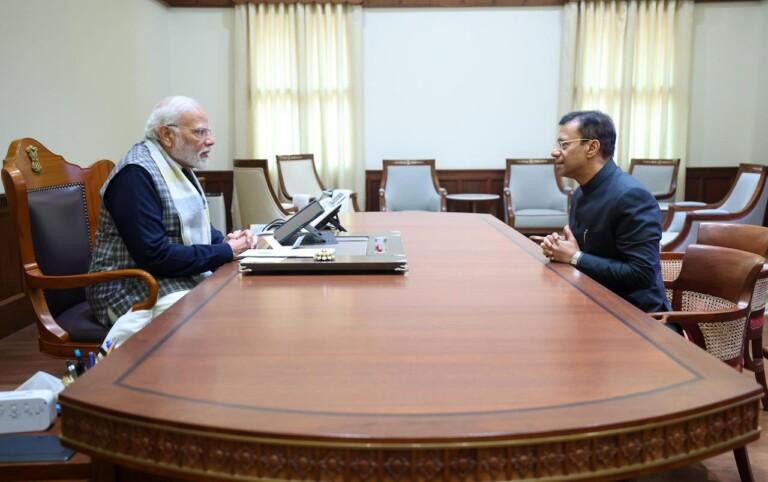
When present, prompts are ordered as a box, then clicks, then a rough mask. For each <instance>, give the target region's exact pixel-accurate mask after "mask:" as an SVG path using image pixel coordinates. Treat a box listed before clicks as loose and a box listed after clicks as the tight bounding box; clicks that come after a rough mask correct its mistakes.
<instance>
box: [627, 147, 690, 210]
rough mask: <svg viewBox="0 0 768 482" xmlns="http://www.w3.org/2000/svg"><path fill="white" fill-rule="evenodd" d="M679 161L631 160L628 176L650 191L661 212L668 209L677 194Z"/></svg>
mask: <svg viewBox="0 0 768 482" xmlns="http://www.w3.org/2000/svg"><path fill="white" fill-rule="evenodd" d="M679 169H680V159H632V160H630V161H629V175H630V176H632V177H634V178H635V179H637V180H638V181H640V182H641V183H642V184H643V185H644V186H645V187H647V188H648V190H649V191H651V194H653V195H654V197H655V198H656V200H657V201H658V202H659V207H660V208H661V210H662V211H666V210H667V209H668V208H669V203H671V202H673V201H674V200H675V194H676V193H677V172H678V170H679Z"/></svg>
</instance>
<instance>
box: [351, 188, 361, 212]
mask: <svg viewBox="0 0 768 482" xmlns="http://www.w3.org/2000/svg"><path fill="white" fill-rule="evenodd" d="M349 199H350V201H352V209H353V210H354V211H355V212H356V213H359V212H360V205H359V204H358V203H357V193H356V192H352V193H351V194H350V195H349Z"/></svg>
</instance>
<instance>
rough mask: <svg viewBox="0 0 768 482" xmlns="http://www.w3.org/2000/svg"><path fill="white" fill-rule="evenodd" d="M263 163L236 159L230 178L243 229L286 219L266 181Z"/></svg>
mask: <svg viewBox="0 0 768 482" xmlns="http://www.w3.org/2000/svg"><path fill="white" fill-rule="evenodd" d="M267 165H268V162H267V160H266V159H235V161H234V168H233V170H232V176H233V178H234V183H235V192H236V193H237V203H238V207H239V209H240V221H241V224H242V225H243V226H245V227H248V226H250V225H251V224H268V223H270V222H272V221H274V220H276V219H285V218H287V217H288V215H289V214H288V211H286V210H285V209H283V207H282V205H281V204H280V200H279V199H278V198H277V194H275V191H274V189H273V188H272V183H271V181H270V179H269V171H268V167H267Z"/></svg>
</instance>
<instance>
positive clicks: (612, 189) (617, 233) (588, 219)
mask: <svg viewBox="0 0 768 482" xmlns="http://www.w3.org/2000/svg"><path fill="white" fill-rule="evenodd" d="M569 226H570V227H571V230H572V231H573V234H574V236H575V237H576V240H577V242H578V244H579V249H581V251H582V253H583V254H582V256H581V258H580V259H579V263H578V266H577V267H578V269H579V270H580V271H582V272H583V273H586V274H587V275H589V276H590V277H591V278H593V279H594V280H596V281H598V282H599V283H600V284H602V285H603V286H605V287H606V288H608V289H610V290H611V291H613V292H614V293H616V294H617V295H619V296H621V297H622V298H624V299H625V300H627V301H629V302H630V303H632V304H633V305H635V306H637V307H638V308H640V309H641V310H643V311H645V312H647V313H651V312H657V311H668V310H670V309H671V308H670V306H669V303H668V302H667V297H666V295H665V291H664V281H663V280H662V277H661V263H660V261H659V242H660V240H661V212H660V211H659V204H658V202H656V199H655V198H654V197H653V195H652V194H651V193H650V192H648V190H647V189H646V188H645V187H644V186H643V185H642V184H640V183H639V182H638V181H637V180H636V179H635V178H633V177H632V176H630V175H629V174H627V173H625V172H622V171H621V169H619V168H618V166H616V164H615V163H614V162H613V160H610V161H608V162H607V163H606V164H605V166H603V168H602V169H601V170H600V171H599V172H598V173H597V174H596V175H595V177H593V178H592V179H590V181H589V182H587V183H586V184H585V185H583V186H581V187H579V188H578V189H577V190H576V191H575V192H574V194H573V199H572V202H571V212H570V219H569Z"/></svg>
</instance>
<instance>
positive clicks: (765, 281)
mask: <svg viewBox="0 0 768 482" xmlns="http://www.w3.org/2000/svg"><path fill="white" fill-rule="evenodd" d="M696 242H697V243H698V244H707V245H710V246H722V247H724V248H732V249H740V250H742V251H746V252H748V253H754V254H757V255H759V256H762V257H764V258H765V257H768V227H765V226H755V225H753V224H726V223H701V225H700V226H699V233H698V239H697V241H696ZM766 301H768V264H765V265H763V269H762V270H761V271H760V274H759V275H758V276H757V282H756V283H755V289H754V291H753V292H752V307H751V313H750V323H752V324H759V325H761V326H762V321H763V320H762V319H758V318H759V317H762V316H763V312H764V310H765V305H766Z"/></svg>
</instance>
